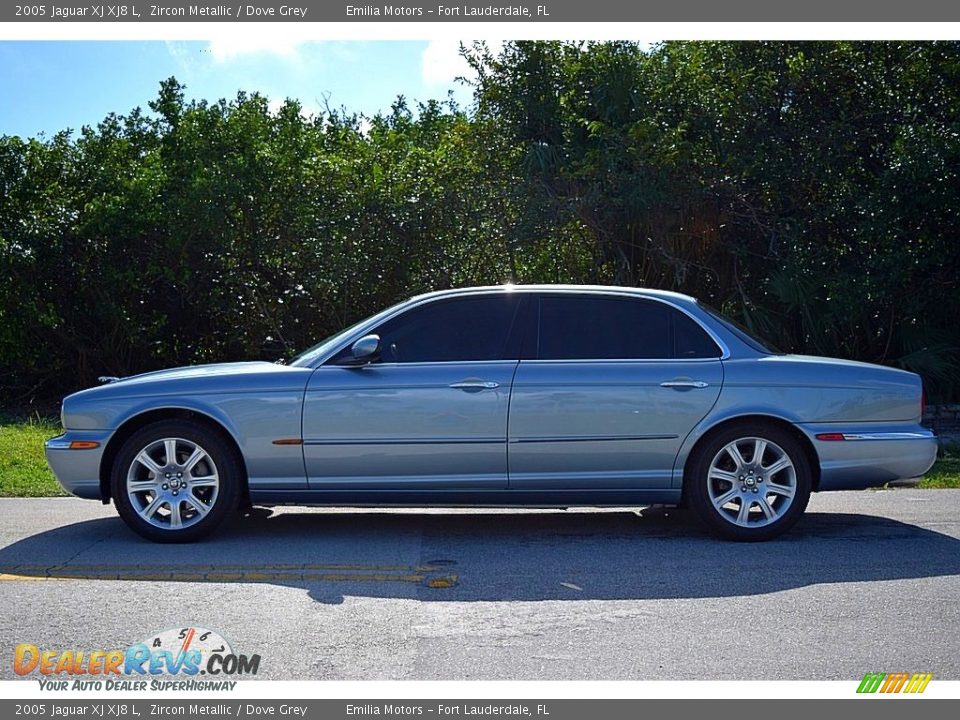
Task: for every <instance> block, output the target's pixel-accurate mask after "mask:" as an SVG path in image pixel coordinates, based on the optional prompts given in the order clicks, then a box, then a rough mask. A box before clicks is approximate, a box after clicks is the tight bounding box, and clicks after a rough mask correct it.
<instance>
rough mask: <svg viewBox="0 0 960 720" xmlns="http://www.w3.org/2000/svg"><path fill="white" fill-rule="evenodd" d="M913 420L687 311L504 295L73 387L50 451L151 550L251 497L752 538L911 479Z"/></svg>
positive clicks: (867, 369) (593, 296)
mask: <svg viewBox="0 0 960 720" xmlns="http://www.w3.org/2000/svg"><path fill="white" fill-rule="evenodd" d="M922 403H923V401H922V387H921V381H920V378H919V377H918V376H917V375H914V374H912V373H909V372H904V371H901V370H895V369H891V368H887V367H880V366H877V365H869V364H865V363H858V362H849V361H845V360H835V359H830V358H821V357H807V356H801V355H785V354H781V353H778V352H775V351H773V350H771V349H769V348H768V347H766V346H765V345H764V344H763V343H762V342H760V341H758V340H757V339H755V338H754V337H752V336H751V335H750V334H748V333H747V332H745V331H744V330H743V329H741V328H740V327H739V326H738V325H736V324H735V323H733V322H731V321H730V320H728V319H726V318H725V317H723V316H722V315H720V314H718V313H716V312H714V311H713V310H711V309H709V308H708V307H706V306H704V305H702V304H700V303H698V302H697V301H696V300H694V299H693V298H690V297H687V296H684V295H678V294H675V293H669V292H662V291H655V290H644V289H637V288H614V287H587V286H550V285H546V286H544V285H540V286H534V285H531V286H509V285H508V286H500V287H484V288H468V289H460V290H449V291H443V292H436V293H431V294H428V295H421V296H419V297H415V298H413V299H411V300H408V301H406V302H403V303H401V304H399V305H396V306H394V307H391V308H389V309H387V310H384V311H382V312H380V313H378V314H377V315H374V316H373V317H370V318H368V319H367V320H363V321H361V322H360V323H358V324H356V325H354V326H352V327H350V328H348V329H346V330H344V331H342V332H340V333H339V334H337V335H334V336H333V337H330V338H328V339H327V340H324V341H323V342H321V343H320V344H318V345H316V346H314V347H312V348H310V349H309V350H307V351H305V352H304V353H302V354H301V355H299V356H297V357H296V358H294V359H293V360H291V361H290V362H289V363H288V364H276V363H269V362H240V363H226V364H218V365H201V366H196V367H183V368H176V369H172V370H164V371H160V372H151V373H146V374H143V375H137V376H133V377H127V378H122V379H119V380H114V381H113V382H110V383H108V384H104V385H100V386H99V387H94V388H91V389H87V390H83V391H81V392H77V393H75V394H73V395H70V396H68V397H67V398H66V399H65V400H64V401H63V408H62V413H61V415H62V424H63V428H64V433H63V434H62V435H60V436H59V437H56V438H53V439H52V440H49V441H48V442H47V443H46V454H47V459H48V462H49V463H50V466H51V467H52V468H53V471H54V473H55V474H56V476H57V478H58V479H59V480H60V483H61V484H62V485H63V487H64V488H66V489H67V490H68V491H69V492H71V493H73V494H74V495H77V496H79V497H82V498H91V499H98V500H101V501H102V502H104V503H109V502H110V501H111V500H112V501H113V502H114V504H115V505H116V507H117V511H118V512H119V514H120V516H121V517H122V518H123V519H124V520H125V521H126V523H127V524H128V525H129V526H130V528H132V529H133V530H134V531H135V532H137V533H139V534H140V535H142V536H144V537H146V538H148V539H150V540H155V541H159V542H182V541H191V540H196V539H198V538H200V537H202V536H204V535H206V534H207V533H209V532H210V531H212V530H213V529H214V528H216V527H217V526H218V525H219V524H220V523H222V522H223V521H224V519H225V518H227V517H228V516H229V515H230V514H231V513H232V512H233V511H234V510H235V509H236V508H237V507H238V506H239V505H249V504H251V503H253V504H261V505H276V504H283V503H293V504H315V505H341V506H342V505H347V506H408V507H425V506H499V507H513V506H515V507H520V506H523V507H561V508H562V507H570V506H639V505H651V504H678V505H681V504H682V505H686V506H689V507H691V508H692V509H693V510H694V511H695V514H696V515H697V516H698V517H699V518H700V519H701V520H702V521H703V523H705V524H706V526H707V527H708V528H710V529H711V530H713V531H714V532H715V533H717V534H718V535H720V536H722V537H724V538H728V539H733V540H765V539H769V538H772V537H775V536H777V535H779V534H780V533H782V532H784V531H786V530H787V529H788V528H790V527H791V526H792V525H793V524H794V523H795V522H796V521H797V520H798V519H799V518H800V516H801V515H802V514H803V512H804V509H805V508H806V505H807V501H808V499H809V497H810V493H811V492H817V491H824V490H846V489H856V488H865V487H869V486H874V485H882V484H884V483H887V482H890V481H891V480H896V479H899V478H909V477H915V476H918V475H922V474H923V473H924V472H926V471H927V470H928V469H929V468H930V466H931V465H932V464H933V461H934V459H935V457H936V447H937V445H936V439H935V438H934V436H933V434H932V433H930V432H929V431H927V430H926V429H924V428H923V427H921V426H920V415H921V410H922Z"/></svg>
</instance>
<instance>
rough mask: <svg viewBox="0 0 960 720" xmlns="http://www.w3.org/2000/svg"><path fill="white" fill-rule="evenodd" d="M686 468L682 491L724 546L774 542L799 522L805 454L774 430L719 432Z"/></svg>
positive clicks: (809, 475) (805, 491) (808, 477)
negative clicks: (730, 542) (732, 542)
mask: <svg viewBox="0 0 960 720" xmlns="http://www.w3.org/2000/svg"><path fill="white" fill-rule="evenodd" d="M758 450H759V451H760V453H761V457H760V463H759V464H757V462H756V458H755V455H756V453H757V451H758ZM737 455H739V459H738V458H737V457H736V456H737ZM689 468H690V469H689V472H688V474H687V476H686V478H685V479H684V491H685V495H686V497H687V498H688V499H689V502H690V506H691V507H692V508H693V510H694V511H695V512H696V514H697V516H698V517H699V518H700V520H702V521H703V523H704V524H705V525H706V526H707V527H708V528H709V529H710V530H711V531H712V532H713V533H714V534H716V535H719V536H720V537H722V538H726V539H728V540H739V541H747V542H752V541H758V540H770V539H771V538H775V537H777V536H779V535H781V534H783V533H785V532H786V531H787V530H789V529H790V528H791V527H792V526H793V525H794V524H795V523H796V522H797V521H798V520H799V519H800V517H801V516H802V515H803V512H804V510H806V508H807V502H808V501H809V500H810V490H811V487H812V484H813V483H812V480H813V470H812V468H811V466H810V461H809V459H808V458H807V454H806V452H804V449H803V447H802V446H801V445H800V442H799V441H798V440H797V438H796V437H794V436H793V434H792V433H790V432H789V431H788V430H785V429H783V428H780V427H777V426H776V425H764V424H760V423H750V424H743V425H736V426H733V427H730V428H727V429H725V430H722V431H720V432H718V433H717V434H716V435H714V436H712V437H710V438H708V439H707V440H706V441H705V442H704V443H703V444H702V445H701V446H700V447H698V448H697V449H696V451H695V455H694V456H693V457H692V458H691V463H690V466H689ZM744 508H745V510H744Z"/></svg>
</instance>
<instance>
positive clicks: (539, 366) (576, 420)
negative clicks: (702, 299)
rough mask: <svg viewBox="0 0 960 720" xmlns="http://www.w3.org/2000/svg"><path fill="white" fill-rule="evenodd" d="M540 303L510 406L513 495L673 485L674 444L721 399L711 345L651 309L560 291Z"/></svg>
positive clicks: (662, 305) (683, 320) (667, 309)
mask: <svg viewBox="0 0 960 720" xmlns="http://www.w3.org/2000/svg"><path fill="white" fill-rule="evenodd" d="M538 304H539V308H538V312H537V313H536V315H537V318H538V320H537V333H536V338H535V339H533V340H532V341H531V344H532V345H534V347H535V350H534V351H533V352H532V353H529V357H530V359H524V360H522V361H521V362H520V366H519V368H518V370H517V375H516V378H515V379H514V384H513V395H512V398H511V402H510V432H509V453H510V488H511V489H521V490H522V489H556V490H593V489H657V488H669V487H671V485H672V480H673V465H674V460H675V459H676V457H677V453H678V451H679V449H680V445H681V443H682V442H683V440H684V438H685V437H686V436H687V435H688V434H689V433H690V431H691V430H692V429H693V427H694V426H695V425H696V424H697V423H698V422H699V421H700V420H701V419H702V418H703V417H704V416H705V415H706V414H707V412H708V411H709V409H710V408H711V407H712V406H713V404H714V403H715V402H716V400H717V397H718V395H719V393H720V387H721V385H722V382H723V365H722V362H721V361H720V357H721V354H722V351H721V349H720V347H719V346H718V345H717V344H716V342H714V341H713V340H712V339H711V337H710V336H709V335H708V334H707V333H706V332H705V331H704V330H703V328H702V327H700V325H699V324H698V323H697V322H696V321H695V320H694V319H692V318H691V317H690V316H689V315H687V314H686V313H684V312H683V311H681V310H679V309H677V308H675V307H673V306H671V305H670V304H667V303H666V302H662V301H659V300H654V299H643V298H637V297H631V296H627V295H619V296H618V295H604V294H583V293H568V294H557V295H544V296H542V297H541V298H540V299H539V303H538ZM525 357H527V356H526V355H525Z"/></svg>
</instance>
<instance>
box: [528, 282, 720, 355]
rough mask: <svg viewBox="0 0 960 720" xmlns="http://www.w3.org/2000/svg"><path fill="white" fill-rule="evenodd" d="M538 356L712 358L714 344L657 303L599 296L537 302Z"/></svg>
mask: <svg viewBox="0 0 960 720" xmlns="http://www.w3.org/2000/svg"><path fill="white" fill-rule="evenodd" d="M538 347H539V351H538V357H539V358H540V359H541V360H655V359H664V360H666V359H698V358H718V357H720V355H721V352H720V348H719V347H717V344H716V343H715V342H714V341H713V340H712V339H711V338H710V337H709V336H708V335H707V333H706V332H704V330H703V328H701V327H700V326H699V325H698V324H697V323H696V322H694V321H693V320H692V319H691V318H690V317H688V316H687V315H686V314H684V313H682V312H680V311H679V310H676V309H675V308H672V307H670V306H669V305H666V304H664V303H661V302H656V301H651V300H637V299H631V298H618V297H603V296H576V295H567V296H552V297H551V296H547V297H543V298H541V300H540V332H539V340H538Z"/></svg>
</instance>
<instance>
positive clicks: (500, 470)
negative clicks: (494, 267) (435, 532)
mask: <svg viewBox="0 0 960 720" xmlns="http://www.w3.org/2000/svg"><path fill="white" fill-rule="evenodd" d="M519 304H520V303H519V297H518V296H517V295H511V294H509V293H506V292H502V291H500V292H495V293H490V294H480V295H473V296H466V297H462V298H453V299H443V300H435V301H432V302H429V303H427V304H425V305H420V306H415V307H414V308H412V309H410V310H407V311H405V312H404V313H402V314H401V315H400V316H398V317H394V318H392V319H389V320H387V321H386V322H384V323H383V324H382V325H380V326H379V327H377V328H375V329H373V330H371V331H370V332H371V333H374V334H377V335H379V336H380V341H381V342H380V346H381V349H382V350H381V356H380V358H379V361H377V362H373V363H371V364H368V365H364V366H360V367H345V366H343V365H341V364H338V363H339V362H340V359H341V358H342V357H343V355H344V353H347V352H349V348H344V350H343V351H342V352H341V353H338V354H337V355H335V356H334V357H333V358H331V360H329V361H328V362H327V363H325V364H324V365H323V366H322V367H320V368H318V369H317V370H316V371H315V372H314V374H313V375H312V376H311V378H310V381H309V383H308V385H307V389H306V397H305V399H304V406H303V441H304V459H305V462H306V470H307V478H308V483H309V487H310V488H311V489H330V490H334V489H337V490H343V489H372V490H378V489H379V490H382V489H394V490H431V489H444V488H450V489H504V488H506V487H507V453H506V440H507V408H508V404H509V397H510V385H511V382H512V380H513V375H514V372H515V371H516V368H517V363H518V357H519V354H518V352H517V350H516V349H514V348H516V347H517V346H518V343H517V342H514V341H513V339H512V338H511V329H512V327H513V325H514V323H515V320H516V317H517V315H518V308H519Z"/></svg>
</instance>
